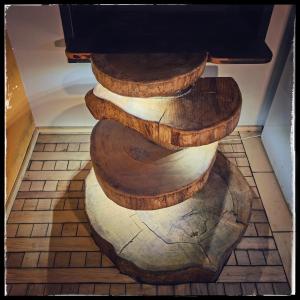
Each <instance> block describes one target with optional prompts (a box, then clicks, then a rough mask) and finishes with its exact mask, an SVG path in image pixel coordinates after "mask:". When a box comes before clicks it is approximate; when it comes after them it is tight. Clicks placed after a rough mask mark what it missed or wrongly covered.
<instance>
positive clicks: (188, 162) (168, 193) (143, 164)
mask: <svg viewBox="0 0 300 300" xmlns="http://www.w3.org/2000/svg"><path fill="white" fill-rule="evenodd" d="M217 146H218V143H212V144H209V145H205V146H201V147H191V148H186V149H183V150H179V151H171V150H168V149H165V148H163V147H161V146H160V145H157V144H154V143H153V142H151V141H149V140H147V139H146V138H145V137H144V136H143V135H141V134H140V133H139V132H137V131H135V130H133V129H131V128H128V127H126V126H124V125H122V124H120V123H118V122H116V121H113V120H102V121H99V122H98V123H97V124H96V125H95V127H94V129H93V132H92V135H91V151H90V152H91V160H92V163H93V167H94V170H95V174H96V177H97V179H98V180H99V183H100V185H101V187H102V188H103V191H104V192H105V194H106V195H107V196H108V197H109V198H110V199H111V200H113V201H114V202H116V203H118V204H119V205H122V206H124V207H126V208H130V209H140V210H149V209H151V210H152V209H159V208H163V207H168V206H171V205H175V204H177V203H179V202H182V201H184V200H186V199H188V198H189V197H191V195H193V194H194V193H195V192H197V191H198V190H200V189H201V188H202V187H203V185H204V184H205V182H206V180H207V178H208V175H209V172H210V169H211V167H212V165H213V162H214V160H215V155H216V150H217Z"/></svg>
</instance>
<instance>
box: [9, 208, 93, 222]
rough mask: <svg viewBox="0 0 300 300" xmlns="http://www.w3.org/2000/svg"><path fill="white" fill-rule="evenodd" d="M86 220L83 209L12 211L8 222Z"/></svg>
mask: <svg viewBox="0 0 300 300" xmlns="http://www.w3.org/2000/svg"><path fill="white" fill-rule="evenodd" d="M72 222H75V223H80V222H87V217H86V214H85V211H84V210H56V211H53V210H49V211H12V212H11V213H10V216H9V218H8V223H9V224H23V223H27V224H34V223H72Z"/></svg>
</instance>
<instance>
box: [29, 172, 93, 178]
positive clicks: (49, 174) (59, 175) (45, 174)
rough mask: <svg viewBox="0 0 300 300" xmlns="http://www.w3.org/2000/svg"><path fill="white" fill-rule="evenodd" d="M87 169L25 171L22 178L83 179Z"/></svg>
mask: <svg viewBox="0 0 300 300" xmlns="http://www.w3.org/2000/svg"><path fill="white" fill-rule="evenodd" d="M88 173H89V170H81V171H79V170H73V171H27V172H26V173H25V175H24V180H83V179H85V178H86V177H87V175H88Z"/></svg>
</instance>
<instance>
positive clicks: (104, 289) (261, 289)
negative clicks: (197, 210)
mask: <svg viewBox="0 0 300 300" xmlns="http://www.w3.org/2000/svg"><path fill="white" fill-rule="evenodd" d="M241 136H243V137H244V136H247V134H246V133H245V132H241V133H240V132H233V134H232V135H230V136H228V137H226V138H225V139H224V140H223V141H222V143H221V144H220V145H219V149H220V150H221V151H222V152H223V153H224V154H225V155H226V156H227V157H228V158H229V159H230V160H231V161H232V162H233V163H234V164H236V165H237V166H238V167H239V168H240V170H241V172H242V173H243V175H244V176H245V178H246V179H247V181H248V182H249V184H250V186H251V187H252V189H253V191H254V193H255V195H256V198H255V199H254V202H253V209H252V215H251V220H250V224H249V226H248V229H247V231H246V233H245V235H244V237H243V238H242V240H241V242H240V243H239V244H238V246H237V247H236V249H235V251H233V253H232V255H231V257H230V259H229V260H228V262H227V264H226V265H225V267H224V269H223V271H222V272H221V274H220V276H219V279H218V280H217V282H216V283H209V284H205V283H192V284H180V285H174V286H171V285H170V286H169V285H164V286H155V285H147V284H139V283H136V282H135V281H134V280H133V279H131V278H130V277H128V276H126V275H123V274H120V273H119V271H118V270H117V269H116V268H115V267H114V265H113V264H112V262H111V261H110V260H109V259H108V258H107V257H106V256H105V255H103V254H101V252H100V251H99V249H98V247H97V246H96V245H95V243H94V241H93V239H92V238H91V236H90V229H89V225H88V222H87V218H86V215H85V212H84V178H85V177H86V176H87V174H88V172H89V169H90V167H91V163H90V160H89V159H90V155H89V138H90V135H89V134H76V135H75V134H73V135H72V134H67V135H66V134H65V135H64V134H62V135H46V134H44V135H42V134H40V135H39V137H38V140H37V144H36V145H35V148H34V152H33V153H32V157H31V161H30V163H29V165H28V169H27V171H26V173H25V176H24V179H23V181H22V184H21V187H20V189H19V192H18V194H17V197H16V199H15V201H14V203H13V208H12V211H11V213H10V215H9V217H8V221H7V226H6V247H7V258H6V267H7V272H6V278H7V294H8V295H58V294H59V295H61V294H96V295H253V294H260V295H266V294H283V295H287V294H290V284H289V282H290V280H291V279H290V277H291V276H290V268H291V262H290V260H291V254H290V248H291V247H290V243H291V237H292V232H291V231H292V227H291V217H290V214H289V212H288V210H287V207H286V206H285V204H284V203H283V202H282V201H283V200H282V195H281V194H280V190H278V187H277V186H276V181H274V178H273V177H272V176H274V174H273V173H272V169H271V168H270V165H269V164H268V162H266V161H265V160H266V157H265V153H264V152H263V148H261V145H260V144H259V143H260V141H259V140H256V141H254V139H253V141H252V142H251V140H250V139H248V140H243V141H242V140H241ZM256 139H259V138H256ZM257 145H259V146H257ZM244 147H245V148H244ZM255 148H256V149H255ZM245 149H246V152H245ZM256 150H257V151H256ZM255 151H256V152H255ZM255 153H257V154H255ZM247 154H248V155H249V157H247ZM252 172H254V176H253V173H252ZM264 174H267V176H266V175H264ZM270 176H271V177H272V178H271V179H270V178H269V177H270ZM270 182H271V183H270ZM269 184H271V186H272V188H270V187H268V185H269ZM270 193H274V195H275V196H274V195H273V197H270ZM260 196H261V197H262V198H260ZM274 197H275V198H276V199H275V200H274ZM280 197H281V198H280ZM272 201H274V203H273V204H272V203H271V202H272ZM264 207H265V208H266V209H267V212H266V211H265V209H264ZM276 208H279V209H280V215H279V217H278V215H275V217H274V214H276V213H277V212H276ZM280 216H283V217H280ZM278 218H279V219H278ZM269 221H270V223H269Z"/></svg>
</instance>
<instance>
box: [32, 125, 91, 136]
mask: <svg viewBox="0 0 300 300" xmlns="http://www.w3.org/2000/svg"><path fill="white" fill-rule="evenodd" d="M37 129H38V131H39V133H41V134H45V133H47V134H78V133H92V130H93V126H81V127H73V126H71V127H69V126H68V127H67V126H66V127H55V126H49V127H47V126H42V127H37Z"/></svg>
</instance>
